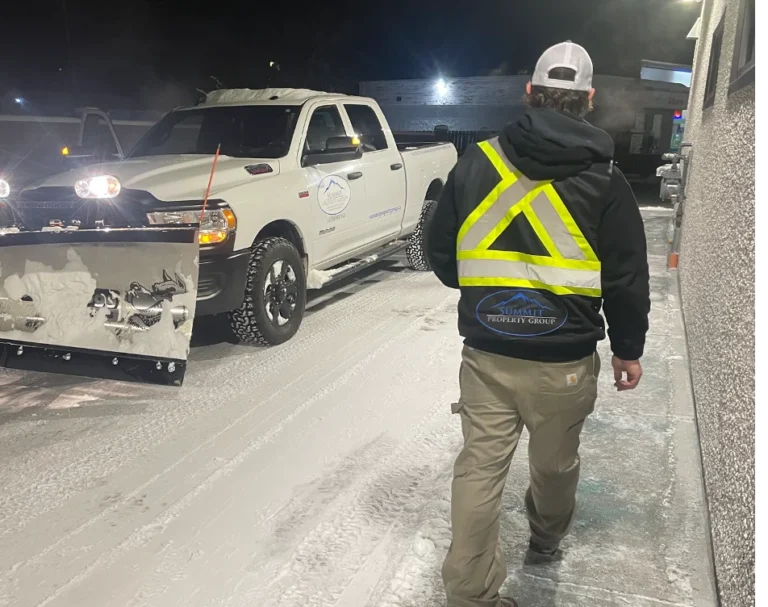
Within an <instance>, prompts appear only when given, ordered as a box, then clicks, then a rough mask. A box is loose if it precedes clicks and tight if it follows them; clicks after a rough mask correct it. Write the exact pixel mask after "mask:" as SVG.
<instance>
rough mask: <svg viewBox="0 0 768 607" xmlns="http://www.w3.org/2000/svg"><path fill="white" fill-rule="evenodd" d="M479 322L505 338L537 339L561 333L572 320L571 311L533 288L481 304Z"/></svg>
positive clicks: (498, 295) (505, 293) (511, 291)
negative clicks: (555, 332)
mask: <svg viewBox="0 0 768 607" xmlns="http://www.w3.org/2000/svg"><path fill="white" fill-rule="evenodd" d="M475 316H476V317H477V320H478V321H479V322H480V323H481V324H482V325H484V326H485V327H487V328H488V329H490V330H491V331H493V332H494V333H499V334H501V335H509V336H511V337H536V336H538V335H546V334H547V333H552V332H553V331H557V330H558V329H559V328H560V327H562V326H563V325H564V324H565V321H566V320H568V311H567V310H566V309H565V307H563V305H562V304H561V303H560V302H559V301H558V300H557V296H556V295H549V294H545V293H541V292H539V291H531V290H529V289H507V290H504V291H498V292H496V293H493V294H491V295H488V296H487V297H485V298H483V300H482V301H481V302H480V303H479V304H477V308H476V310H475Z"/></svg>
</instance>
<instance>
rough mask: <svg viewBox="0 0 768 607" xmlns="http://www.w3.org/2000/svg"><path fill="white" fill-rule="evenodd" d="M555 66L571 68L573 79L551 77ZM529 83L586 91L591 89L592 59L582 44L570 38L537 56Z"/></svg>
mask: <svg viewBox="0 0 768 607" xmlns="http://www.w3.org/2000/svg"><path fill="white" fill-rule="evenodd" d="M557 68H567V69H569V70H573V71H574V73H575V74H574V78H573V80H562V79H561V78H553V77H551V76H550V74H551V73H552V70H555V69H557ZM531 84H532V85H533V86H545V87H548V88H553V89H567V90H569V91H583V92H585V93H587V92H589V91H590V90H592V59H591V58H590V56H589V53H588V52H587V51H586V49H585V48H584V47H583V46H579V45H578V44H575V43H573V42H571V41H570V40H568V41H567V42H561V43H560V44H556V45H555V46H551V47H549V48H548V49H547V50H546V51H544V54H543V55H542V56H541V57H539V61H538V62H537V63H536V70H535V71H534V72H533V78H531Z"/></svg>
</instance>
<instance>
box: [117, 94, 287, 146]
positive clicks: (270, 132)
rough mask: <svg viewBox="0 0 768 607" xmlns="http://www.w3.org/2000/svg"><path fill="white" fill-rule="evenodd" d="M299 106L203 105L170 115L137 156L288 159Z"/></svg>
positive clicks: (159, 124)
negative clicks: (211, 155) (184, 155)
mask: <svg viewBox="0 0 768 607" xmlns="http://www.w3.org/2000/svg"><path fill="white" fill-rule="evenodd" d="M299 109H300V108H299V106H281V105H244V106H237V107H229V106H220V107H216V106H214V107H208V108H206V107H200V108H196V109H191V110H177V111H174V112H171V113H170V114H167V115H166V116H165V118H163V119H162V120H161V121H160V122H158V123H157V124H156V125H155V126H154V127H152V129H151V130H150V131H149V133H147V134H146V135H145V136H144V137H143V138H142V140H141V141H139V143H138V144H137V145H136V148H134V150H133V151H132V152H131V156H132V157H140V156H161V155H166V154H171V155H173V154H199V155H210V154H215V153H216V148H218V147H219V145H221V153H222V154H224V155H225V156H231V157H233V158H282V157H283V156H285V155H286V154H287V153H288V149H289V148H290V145H291V140H292V139H293V133H294V130H295V127H296V118H297V117H298V114H299Z"/></svg>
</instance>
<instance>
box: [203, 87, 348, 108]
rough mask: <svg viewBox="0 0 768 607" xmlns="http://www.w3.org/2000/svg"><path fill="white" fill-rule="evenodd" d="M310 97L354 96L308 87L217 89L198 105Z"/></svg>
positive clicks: (283, 101) (299, 101) (296, 101)
mask: <svg viewBox="0 0 768 607" xmlns="http://www.w3.org/2000/svg"><path fill="white" fill-rule="evenodd" d="M311 99H328V100H329V101H337V100H339V99H347V100H349V99H355V97H350V96H349V95H344V94H342V93H325V92H322V91H312V90H310V89H288V88H269V89H219V90H217V91H211V92H210V93H208V94H207V95H206V98H205V101H203V102H202V103H201V104H200V105H201V106H211V105H271V104H279V105H301V104H303V103H305V102H306V101H309V100H311ZM357 99H359V97H358V98H357Z"/></svg>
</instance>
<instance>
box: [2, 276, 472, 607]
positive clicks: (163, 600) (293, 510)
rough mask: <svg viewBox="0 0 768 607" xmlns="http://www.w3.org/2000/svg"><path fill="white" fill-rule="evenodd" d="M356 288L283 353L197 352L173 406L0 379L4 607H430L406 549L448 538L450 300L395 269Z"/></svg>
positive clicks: (146, 389) (128, 389)
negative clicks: (443, 498)
mask: <svg viewBox="0 0 768 607" xmlns="http://www.w3.org/2000/svg"><path fill="white" fill-rule="evenodd" d="M389 268H391V269H393V270H397V269H399V268H393V267H392V266H389ZM360 282H362V283H363V284H362V285H360V284H353V285H352V287H350V288H348V289H342V290H341V292H337V293H333V294H331V296H330V301H322V300H321V301H320V303H319V305H317V306H315V309H311V312H310V314H309V315H308V318H307V320H306V323H305V325H304V326H303V327H302V330H301V332H300V334H299V335H298V336H297V337H296V338H295V339H294V340H292V341H291V342H289V343H288V344H285V345H284V346H282V347H280V348H275V349H272V350H261V349H252V348H246V347H241V346H231V345H228V344H216V345H212V346H206V347H202V348H198V349H196V350H194V351H193V356H192V362H191V364H190V368H189V370H188V372H187V380H186V382H185V385H184V387H183V388H182V389H180V390H179V389H173V388H162V387H154V386H137V385H133V384H131V385H126V384H117V383H112V382H103V381H92V380H85V379H81V378H68V377H65V378H62V377H50V376H42V375H37V374H21V373H18V372H5V373H3V374H2V375H0V379H1V380H2V384H3V385H2V391H3V399H4V400H3V401H0V403H2V404H0V423H2V422H5V423H3V424H2V425H1V426H0V461H2V462H3V466H2V467H1V468H0V482H2V486H3V488H4V490H3V492H2V494H0V605H74V604H77V605H83V606H85V605H99V606H107V605H115V606H117V605H120V606H123V605H265V606H267V605H275V606H277V605H297V606H298V605H334V604H338V605H365V604H366V603H367V602H369V600H372V601H374V602H372V603H371V604H382V605H384V604H392V605H406V604H417V603H414V602H413V601H417V602H418V604H421V603H420V600H419V599H420V597H427V596H433V595H435V593H436V592H438V591H439V588H437V587H436V581H437V580H436V578H435V575H436V572H437V569H436V566H435V563H436V560H435V546H434V544H433V543H432V541H431V540H429V539H427V538H424V537H422V536H419V535H418V534H417V535H414V533H415V532H417V530H420V529H422V528H423V529H427V530H428V529H430V528H431V527H430V518H429V517H430V516H431V517H432V518H435V519H436V520H437V521H438V526H443V527H445V526H446V525H447V523H445V521H444V518H445V512H443V511H435V507H436V506H440V503H439V502H435V500H434V495H435V494H443V495H445V488H446V482H447V479H448V476H447V474H449V472H450V466H451V462H452V458H453V456H454V453H455V451H456V449H457V448H458V446H459V444H460V434H459V432H458V430H457V427H456V425H455V424H454V420H453V419H452V416H451V415H450V407H449V404H450V402H451V401H452V399H455V397H456V375H457V366H458V361H459V347H460V341H459V338H458V336H457V335H456V329H455V302H456V296H455V294H453V293H451V292H449V291H447V290H446V289H444V288H442V287H441V286H439V284H438V283H436V281H435V279H434V277H432V276H430V275H428V274H419V273H411V272H408V271H404V272H398V271H388V269H384V270H381V271H379V272H378V273H377V274H375V275H373V276H371V277H368V278H365V279H363V280H362V281H360ZM351 291H357V292H355V293H354V294H352V295H351V296H350V295H349V293H350V292H351ZM317 308H319V309H317ZM441 507H442V508H447V502H445V503H444V504H442V506H441ZM425 517H427V518H425ZM408 557H415V558H416V561H417V562H418V563H419V564H420V565H422V566H420V567H418V568H417V570H416V571H414V570H413V564H409V566H408V570H403V571H401V570H398V569H397V567H396V566H397V563H398V561H400V560H402V559H403V558H408ZM433 561H434V562H433ZM409 570H410V573H409ZM374 597H381V602H379V599H378V598H374Z"/></svg>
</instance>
